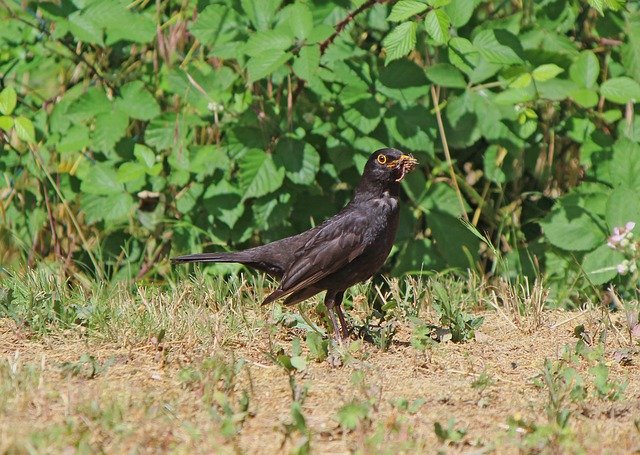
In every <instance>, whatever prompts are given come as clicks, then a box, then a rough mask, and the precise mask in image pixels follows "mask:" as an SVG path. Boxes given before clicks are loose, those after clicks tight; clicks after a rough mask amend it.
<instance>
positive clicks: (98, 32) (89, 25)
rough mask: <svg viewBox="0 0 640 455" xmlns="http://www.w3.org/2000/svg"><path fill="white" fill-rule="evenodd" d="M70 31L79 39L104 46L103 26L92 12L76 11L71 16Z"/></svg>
mask: <svg viewBox="0 0 640 455" xmlns="http://www.w3.org/2000/svg"><path fill="white" fill-rule="evenodd" d="M68 23H69V31H70V32H71V33H72V34H73V36H74V37H75V38H76V40H77V41H82V42H85V43H91V44H98V45H100V46H104V40H103V38H102V35H103V30H102V26H101V25H100V24H99V23H98V22H96V20H95V18H94V17H93V16H92V15H91V14H87V13H86V12H83V11H76V12H74V13H72V14H71V15H70V16H69V19H68Z"/></svg>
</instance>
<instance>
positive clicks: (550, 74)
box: [531, 63, 564, 82]
mask: <svg viewBox="0 0 640 455" xmlns="http://www.w3.org/2000/svg"><path fill="white" fill-rule="evenodd" d="M563 71H564V70H563V69H562V68H560V67H559V66H558V65H555V64H553V63H546V64H544V65H540V66H539V67H537V68H536V69H534V70H533V72H532V73H531V76H533V78H534V79H535V80H536V81H539V82H543V81H548V80H549V79H553V78H554V77H556V76H557V75H558V74H560V73H562V72H563Z"/></svg>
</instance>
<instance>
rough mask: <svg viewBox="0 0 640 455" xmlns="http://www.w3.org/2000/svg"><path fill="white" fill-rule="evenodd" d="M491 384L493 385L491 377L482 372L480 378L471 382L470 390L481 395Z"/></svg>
mask: <svg viewBox="0 0 640 455" xmlns="http://www.w3.org/2000/svg"><path fill="white" fill-rule="evenodd" d="M493 384H495V381H494V380H493V378H492V377H491V375H490V374H488V373H487V372H485V371H483V372H482V373H480V376H478V377H477V378H476V379H474V380H473V381H472V382H471V388H472V389H475V390H477V391H478V392H480V393H482V392H484V390H485V389H486V388H487V387H490V386H492V385H493Z"/></svg>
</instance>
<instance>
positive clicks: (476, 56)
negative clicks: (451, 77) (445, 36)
mask: <svg viewBox="0 0 640 455" xmlns="http://www.w3.org/2000/svg"><path fill="white" fill-rule="evenodd" d="M447 44H448V46H449V47H448V49H447V51H448V52H447V53H448V57H449V61H450V62H451V63H452V64H453V65H455V66H456V67H457V68H458V69H460V70H461V71H463V72H464V73H467V74H469V73H471V72H472V71H473V70H474V69H475V68H476V66H477V65H478V62H479V61H480V53H479V52H478V50H477V49H476V48H475V47H474V45H473V44H471V41H469V40H468V39H466V38H461V37H458V36H454V37H453V38H451V39H450V40H449V42H448V43H447Z"/></svg>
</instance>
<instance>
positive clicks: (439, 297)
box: [432, 281, 484, 343]
mask: <svg viewBox="0 0 640 455" xmlns="http://www.w3.org/2000/svg"><path fill="white" fill-rule="evenodd" d="M432 288H433V292H434V295H433V302H432V305H433V307H434V309H435V310H436V312H437V313H438V319H439V322H440V325H441V326H443V327H445V328H447V329H449V330H450V332H451V341H453V342H454V343H459V342H464V341H469V340H471V339H473V337H474V336H475V331H476V330H477V329H478V328H479V327H480V326H481V325H482V323H483V322H484V317H482V316H473V315H471V314H469V313H467V312H466V311H465V309H464V307H463V305H461V303H460V300H458V299H457V298H456V297H457V296H456V295H452V294H451V293H449V292H448V291H447V289H446V288H445V287H444V285H443V284H442V283H440V282H437V281H434V282H433V286H432Z"/></svg>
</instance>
